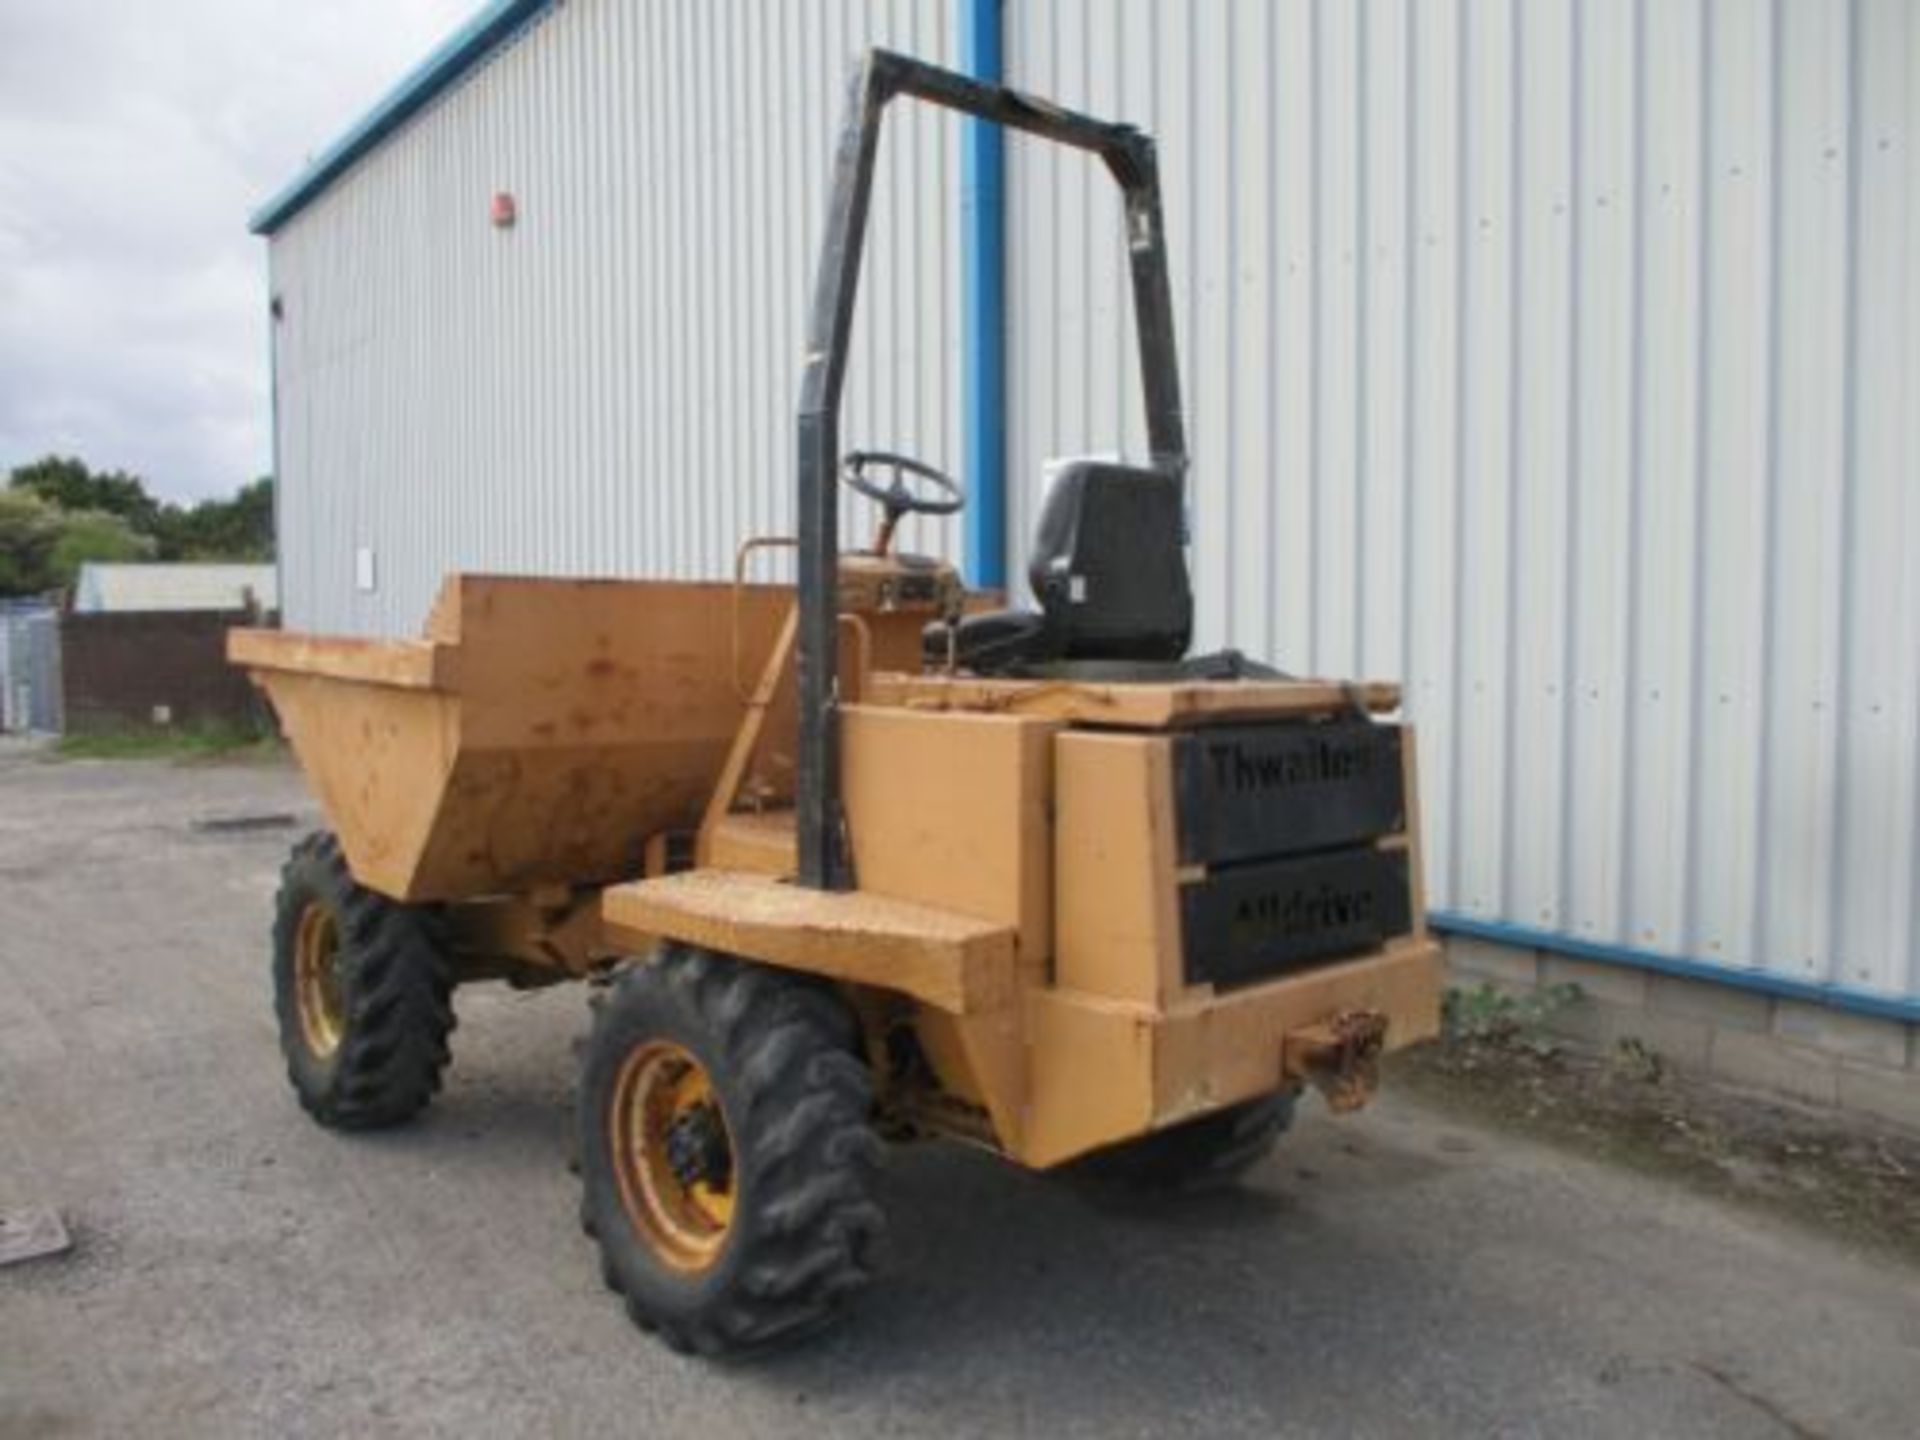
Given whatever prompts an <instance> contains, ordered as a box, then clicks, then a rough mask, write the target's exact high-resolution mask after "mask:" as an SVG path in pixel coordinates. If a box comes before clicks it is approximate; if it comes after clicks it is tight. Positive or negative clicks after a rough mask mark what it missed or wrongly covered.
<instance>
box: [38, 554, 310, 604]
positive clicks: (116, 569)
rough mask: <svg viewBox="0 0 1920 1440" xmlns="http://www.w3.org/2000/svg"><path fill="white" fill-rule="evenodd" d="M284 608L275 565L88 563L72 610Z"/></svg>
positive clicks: (77, 584)
mask: <svg viewBox="0 0 1920 1440" xmlns="http://www.w3.org/2000/svg"><path fill="white" fill-rule="evenodd" d="M279 608H280V577H279V572H278V571H277V570H276V569H275V568H274V566H273V565H271V564H264V565H246V564H230V563H226V562H213V563H202V562H191V561H190V562H183V563H179V564H157V563H153V562H136V563H128V564H121V563H117V562H109V561H102V560H89V561H87V562H86V563H85V564H83V565H81V567H80V573H79V574H78V575H77V576H76V577H75V578H74V582H73V609H74V611H75V613H76V614H80V615H99V614H109V613H112V614H128V613H130V612H136V611H156V610H174V611H179V610H277V609H279Z"/></svg>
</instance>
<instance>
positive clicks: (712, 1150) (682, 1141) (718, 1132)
mask: <svg viewBox="0 0 1920 1440" xmlns="http://www.w3.org/2000/svg"><path fill="white" fill-rule="evenodd" d="M665 1145H666V1152H667V1167H668V1168H669V1169H670V1170H672V1171H673V1178H674V1179H676V1180H678V1181H679V1182H680V1183H681V1184H682V1185H684V1186H687V1187H688V1188H689V1189H691V1188H692V1187H693V1186H695V1185H701V1184H704V1185H709V1186H712V1187H713V1188H714V1189H716V1190H719V1189H725V1188H726V1186H727V1184H728V1182H730V1181H731V1180H732V1179H733V1147H732V1146H731V1145H729V1144H728V1143H727V1128H726V1126H725V1125H723V1124H722V1123H721V1121H720V1111H719V1108H718V1107H717V1106H715V1105H714V1104H713V1103H712V1102H711V1101H708V1102H703V1103H701V1104H698V1105H695V1106H693V1107H692V1108H691V1109H687V1110H683V1111H681V1112H680V1113H679V1114H678V1115H676V1116H674V1117H673V1119H672V1121H670V1122H669V1123H668V1125H667V1133H666V1137H665Z"/></svg>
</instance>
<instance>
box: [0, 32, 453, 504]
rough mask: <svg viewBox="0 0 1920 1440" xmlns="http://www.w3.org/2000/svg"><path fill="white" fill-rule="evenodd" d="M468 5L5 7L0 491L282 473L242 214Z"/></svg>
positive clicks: (184, 492) (258, 262)
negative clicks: (137, 478)
mask: <svg viewBox="0 0 1920 1440" xmlns="http://www.w3.org/2000/svg"><path fill="white" fill-rule="evenodd" d="M475 4H476V0H328V3H326V4H314V3H313V0H170V3H168V4H164V5H156V4H154V3H153V0H5V3H4V4H0V471H4V470H5V469H7V468H10V467H11V466H13V465H17V464H19V463H21V462H22V461H26V460H31V459H34V458H36V457H38V456H40V455H43V454H46V453H48V452H50V451H57V452H60V453H64V454H75V455H79V456H81V457H82V458H83V459H85V460H86V461H87V462H88V463H89V464H91V465H94V466H95V467H100V468H121V469H127V470H132V471H135V472H136V473H138V474H141V475H143V476H145V477H146V479H147V481H148V484H149V486H150V488H152V489H153V490H155V491H156V492H158V493H160V494H162V495H166V496H170V497H173V498H178V499H188V498H193V497H198V496H204V495H216V494H224V493H227V492H229V491H231V490H232V489H233V488H234V487H235V486H236V485H239V484H241V483H242V482H244V481H246V480H248V479H251V478H252V477H253V476H255V475H258V474H261V473H264V472H265V471H267V470H268V469H270V468H271V458H270V457H271V436H270V420H269V409H270V397H269V395H268V386H267V351H266V344H267V333H266V282H265V269H266V254H265V246H264V242H262V241H260V240H257V239H255V238H254V237H252V236H250V235H248V234H247V233H246V219H247V216H248V214H249V213H250V212H251V211H252V210H253V209H254V208H256V207H257V206H258V205H259V203H260V202H261V201H263V200H264V199H266V198H267V197H268V196H269V195H271V194H272V193H274V192H275V191H277V190H279V189H280V188H281V186H282V185H284V184H285V183H286V181H288V180H289V179H291V178H292V177H293V175H294V174H296V173H297V172H298V171H299V170H300V168H301V167H302V166H303V164H304V163H305V161H306V160H307V158H308V157H309V156H310V155H311V154H312V153H314V152H316V151H318V150H321V149H323V148H324V147H325V146H326V145H327V144H328V143H330V142H331V141H332V140H333V138H334V137H335V136H337V135H338V134H340V133H341V132H342V131H343V130H345V129H346V128H347V127H348V126H349V125H350V124H351V123H352V122H353V121H354V120H355V119H357V118H358V117H359V116H360V115H361V114H362V113H363V112H364V111H366V110H367V109H368V108H369V107H370V106H371V105H372V104H373V103H374V102H375V101H376V100H377V99H378V98H379V97H380V95H381V94H382V93H384V92H385V91H386V90H387V89H388V88H389V87H390V86H391V85H392V84H393V83H394V81H395V80H396V79H397V78H398V77H399V76H400V75H402V74H404V73H405V71H406V70H407V69H409V68H410V67H411V66H412V65H413V64H415V63H417V62H418V61H419V59H420V58H421V57H422V56H424V55H425V54H426V53H427V52H428V51H429V50H431V49H432V48H433V47H434V46H435V45H436V44H437V43H438V42H439V41H440V40H441V39H443V38H444V37H445V36H446V34H447V33H448V32H449V31H451V30H452V29H453V28H454V27H456V26H457V25H458V24H459V23H460V22H461V21H462V20H463V19H465V18H466V16H467V15H468V14H469V13H470V12H471V11H472V10H473V9H474V8H475Z"/></svg>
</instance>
